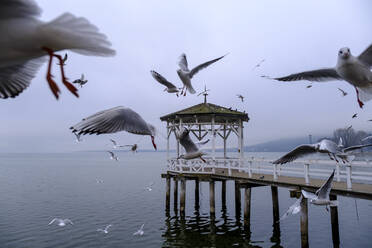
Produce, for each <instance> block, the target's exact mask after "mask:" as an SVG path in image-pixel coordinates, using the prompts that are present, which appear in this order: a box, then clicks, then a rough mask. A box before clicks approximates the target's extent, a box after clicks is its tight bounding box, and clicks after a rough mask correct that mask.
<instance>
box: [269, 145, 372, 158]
mask: <svg viewBox="0 0 372 248" xmlns="http://www.w3.org/2000/svg"><path fill="white" fill-rule="evenodd" d="M367 146H372V144H367V145H356V146H349V147H346V148H343V147H342V146H338V145H337V144H336V143H335V142H333V141H332V140H328V139H323V140H321V141H320V142H319V143H315V144H304V145H300V146H298V147H296V148H295V149H293V150H292V151H290V152H288V153H287V154H285V155H284V156H282V157H281V158H279V159H277V160H275V161H274V162H272V163H273V164H285V163H288V162H292V161H294V160H296V159H297V158H299V157H303V156H305V155H309V154H314V153H317V152H319V153H327V154H328V156H329V158H330V159H331V160H335V161H336V162H338V160H337V158H340V159H341V160H342V162H344V163H345V161H346V162H348V160H347V155H348V154H347V153H349V152H350V151H353V150H357V149H361V148H363V147H367Z"/></svg>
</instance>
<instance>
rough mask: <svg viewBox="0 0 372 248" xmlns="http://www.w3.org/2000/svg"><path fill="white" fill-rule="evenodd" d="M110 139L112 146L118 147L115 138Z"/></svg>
mask: <svg viewBox="0 0 372 248" xmlns="http://www.w3.org/2000/svg"><path fill="white" fill-rule="evenodd" d="M110 141H111V143H112V148H114V149H116V148H117V147H118V143H117V142H116V141H115V140H113V139H110Z"/></svg>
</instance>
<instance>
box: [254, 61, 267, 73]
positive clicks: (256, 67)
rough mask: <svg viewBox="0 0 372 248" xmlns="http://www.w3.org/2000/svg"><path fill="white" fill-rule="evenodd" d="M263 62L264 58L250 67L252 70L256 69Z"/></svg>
mask: <svg viewBox="0 0 372 248" xmlns="http://www.w3.org/2000/svg"><path fill="white" fill-rule="evenodd" d="M263 62H265V59H263V60H261V61H260V62H259V63H258V64H256V65H255V66H254V67H253V68H252V71H253V70H254V69H256V68H257V67H260V66H261V64H262V63H263Z"/></svg>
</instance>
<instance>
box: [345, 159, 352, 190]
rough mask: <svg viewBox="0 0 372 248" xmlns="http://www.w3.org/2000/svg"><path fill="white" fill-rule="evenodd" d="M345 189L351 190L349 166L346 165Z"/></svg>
mask: <svg viewBox="0 0 372 248" xmlns="http://www.w3.org/2000/svg"><path fill="white" fill-rule="evenodd" d="M346 187H347V189H348V190H351V189H352V184H351V164H347V165H346Z"/></svg>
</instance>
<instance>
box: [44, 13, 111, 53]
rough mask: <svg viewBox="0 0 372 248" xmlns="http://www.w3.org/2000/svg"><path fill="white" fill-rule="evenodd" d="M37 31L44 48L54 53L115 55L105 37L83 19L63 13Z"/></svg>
mask: <svg viewBox="0 0 372 248" xmlns="http://www.w3.org/2000/svg"><path fill="white" fill-rule="evenodd" d="M39 31H40V34H41V37H42V38H43V40H44V41H45V42H46V44H45V46H46V47H48V48H50V49H52V50H55V51H58V50H64V49H69V50H72V51H74V52H77V53H80V54H83V55H89V56H103V57H106V56H113V55H115V51H114V50H113V49H111V48H110V47H111V43H110V42H109V41H108V39H107V37H106V35H104V34H102V33H100V32H99V30H98V28H97V27H96V26H94V25H93V24H91V23H90V22H89V21H88V20H87V19H85V18H83V17H76V16H74V15H72V14H70V13H64V14H62V15H61V16H59V17H57V18H56V19H54V20H53V21H51V22H48V23H46V24H44V25H42V26H40V30H39Z"/></svg>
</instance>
